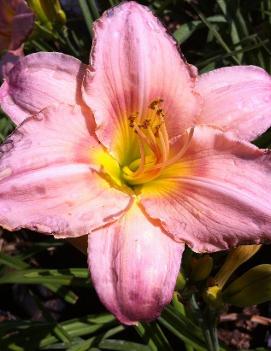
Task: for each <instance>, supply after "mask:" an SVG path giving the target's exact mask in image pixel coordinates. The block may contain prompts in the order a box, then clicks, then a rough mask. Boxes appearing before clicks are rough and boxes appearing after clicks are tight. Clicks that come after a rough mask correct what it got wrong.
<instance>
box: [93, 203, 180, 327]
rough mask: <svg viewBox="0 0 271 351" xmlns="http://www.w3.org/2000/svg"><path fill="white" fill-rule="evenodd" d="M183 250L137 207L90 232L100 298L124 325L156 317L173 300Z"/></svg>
mask: <svg viewBox="0 0 271 351" xmlns="http://www.w3.org/2000/svg"><path fill="white" fill-rule="evenodd" d="M183 250H184V245H183V244H180V243H176V242H175V241H174V240H172V239H171V238H169V237H168V236H167V235H166V234H165V233H163V232H162V231H161V229H160V227H159V226H158V224H157V223H156V222H152V221H150V220H148V219H147V218H146V216H145V215H144V214H143V213H142V211H141V210H140V208H138V206H137V205H133V206H132V208H130V209H129V211H128V212H127V213H126V214H125V215H124V216H123V217H122V218H121V219H119V220H118V221H116V222H115V223H113V224H110V225H108V226H106V227H104V228H102V229H99V230H97V231H95V232H93V233H91V234H90V235H89V242H88V255H89V256H88V257H89V268H90V272H91V277H92V281H93V282H94V285H95V288H96V291H97V292H98V295H99V297H100V299H101V301H102V302H103V303H104V305H105V306H106V307H107V308H108V309H109V310H110V311H111V312H112V313H113V314H114V315H115V316H116V317H117V318H118V319H119V320H120V321H121V322H122V323H124V324H135V323H136V322H137V321H139V320H141V321H142V320H143V321H149V320H152V319H154V318H156V317H158V316H159V314H160V312H161V310H162V309H163V307H164V306H165V305H166V304H168V303H169V302H170V300H171V299H172V294H173V290H174V286H175V283H176V278H177V274H178V272H179V268H180V262H181V256H182V252H183Z"/></svg>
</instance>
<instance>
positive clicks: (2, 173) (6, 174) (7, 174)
mask: <svg viewBox="0 0 271 351" xmlns="http://www.w3.org/2000/svg"><path fill="white" fill-rule="evenodd" d="M11 174H12V169H11V168H5V169H4V170H3V171H0V180H3V179H5V178H7V177H10V176H11Z"/></svg>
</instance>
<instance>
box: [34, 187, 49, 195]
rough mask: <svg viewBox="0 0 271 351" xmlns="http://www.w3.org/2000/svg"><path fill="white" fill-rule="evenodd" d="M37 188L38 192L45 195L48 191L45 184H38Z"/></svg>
mask: <svg viewBox="0 0 271 351" xmlns="http://www.w3.org/2000/svg"><path fill="white" fill-rule="evenodd" d="M35 190H36V192H37V193H38V194H40V195H44V194H45V193H46V190H45V187H44V186H43V185H37V186H36V187H35Z"/></svg>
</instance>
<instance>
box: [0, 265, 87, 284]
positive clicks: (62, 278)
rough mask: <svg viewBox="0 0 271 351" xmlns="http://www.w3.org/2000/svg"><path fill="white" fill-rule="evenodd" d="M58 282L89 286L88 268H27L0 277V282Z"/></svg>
mask: <svg viewBox="0 0 271 351" xmlns="http://www.w3.org/2000/svg"><path fill="white" fill-rule="evenodd" d="M11 283H12V284H14V283H15V284H60V285H69V286H71V285H72V286H83V287H87V286H89V280H88V270H87V269H85V268H70V269H59V270H58V269H28V270H19V271H14V272H9V273H8V274H5V275H4V276H2V277H0V284H11Z"/></svg>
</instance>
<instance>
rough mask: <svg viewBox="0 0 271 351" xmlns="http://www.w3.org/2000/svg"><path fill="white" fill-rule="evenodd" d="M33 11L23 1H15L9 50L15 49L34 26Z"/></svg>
mask: <svg viewBox="0 0 271 351" xmlns="http://www.w3.org/2000/svg"><path fill="white" fill-rule="evenodd" d="M34 19H35V16H34V13H33V11H31V9H30V8H29V7H28V6H27V3H26V2H25V1H17V6H16V13H15V16H14V18H13V20H12V32H11V42H10V45H9V50H16V49H18V48H19V46H20V45H21V44H22V43H23V42H24V40H25V39H26V37H27V36H28V35H29V34H30V33H31V31H32V29H33V26H34Z"/></svg>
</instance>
